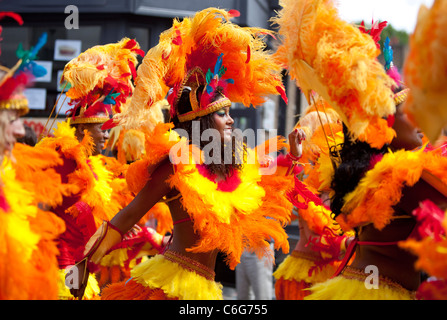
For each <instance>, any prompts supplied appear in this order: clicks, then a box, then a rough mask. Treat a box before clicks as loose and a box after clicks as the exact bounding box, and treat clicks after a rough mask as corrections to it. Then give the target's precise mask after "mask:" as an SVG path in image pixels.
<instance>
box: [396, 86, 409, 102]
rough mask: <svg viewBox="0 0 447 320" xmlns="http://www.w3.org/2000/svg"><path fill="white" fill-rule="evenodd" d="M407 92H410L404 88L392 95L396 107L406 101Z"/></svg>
mask: <svg viewBox="0 0 447 320" xmlns="http://www.w3.org/2000/svg"><path fill="white" fill-rule="evenodd" d="M409 92H410V89H408V88H405V89H403V90H401V91H399V92H397V93H396V94H394V103H395V104H396V106H397V105H399V104H401V103H402V102H404V101H405V100H407V97H408V93H409Z"/></svg>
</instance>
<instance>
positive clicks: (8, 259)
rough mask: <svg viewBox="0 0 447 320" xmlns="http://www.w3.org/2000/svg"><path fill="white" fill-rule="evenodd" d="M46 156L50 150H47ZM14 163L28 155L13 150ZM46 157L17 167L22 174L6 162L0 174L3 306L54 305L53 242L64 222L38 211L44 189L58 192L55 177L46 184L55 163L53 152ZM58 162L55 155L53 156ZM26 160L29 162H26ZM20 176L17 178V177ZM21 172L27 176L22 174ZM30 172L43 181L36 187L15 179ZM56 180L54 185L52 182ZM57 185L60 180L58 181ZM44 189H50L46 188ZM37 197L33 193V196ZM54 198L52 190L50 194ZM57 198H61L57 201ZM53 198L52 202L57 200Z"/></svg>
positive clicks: (0, 287)
mask: <svg viewBox="0 0 447 320" xmlns="http://www.w3.org/2000/svg"><path fill="white" fill-rule="evenodd" d="M16 146H17V148H18V149H22V148H23V149H27V148H29V149H30V150H31V153H32V154H33V155H38V153H37V152H36V151H35V150H32V148H31V147H27V146H22V145H20V144H17V145H16ZM47 151H48V150H47ZM13 152H14V155H15V156H16V157H17V158H21V156H22V155H23V154H24V153H26V151H25V152H23V153H22V152H21V151H19V150H14V151H13ZM45 156H48V159H50V160H49V161H48V163H46V164H45V160H44V157H43V156H42V154H40V158H38V159H33V161H34V160H35V162H34V163H32V164H30V166H29V167H27V165H25V164H23V163H22V159H21V163H20V166H19V167H20V169H18V168H16V167H15V164H17V163H12V162H11V160H9V159H7V158H5V159H4V162H3V165H2V170H1V173H0V174H1V181H2V187H1V195H0V198H2V199H1V200H2V201H1V208H0V220H1V222H0V236H1V241H0V242H1V244H2V245H1V248H2V249H1V250H0V261H1V263H0V299H1V300H53V299H58V291H59V289H58V263H57V259H56V256H57V255H58V253H59V251H58V249H57V246H56V239H57V237H58V236H59V235H60V234H61V233H62V232H63V231H64V230H65V225H64V222H63V220H62V219H60V218H58V217H57V216H55V215H54V214H53V213H51V212H44V211H41V210H40V209H38V207H37V204H38V201H39V200H40V199H42V196H43V193H42V191H43V190H45V189H46V188H45V187H47V186H48V185H52V186H56V184H57V177H54V176H52V175H51V173H52V172H50V171H47V173H49V176H48V177H49V179H48V180H47V179H45V174H44V173H45V169H44V168H48V166H50V165H51V161H52V160H54V159H55V157H54V154H52V153H51V152H48V153H45ZM56 157H57V154H56ZM29 159H30V158H28V160H29ZM18 170H20V171H21V172H20V174H18ZM24 170H27V172H26V173H25V172H24ZM32 172H34V173H35V174H36V175H37V176H40V177H41V178H44V179H42V180H41V181H39V182H40V183H39V185H36V184H33V183H32V182H30V181H26V182H23V181H21V180H20V179H19V178H18V177H19V176H20V177H21V178H23V177H26V176H28V175H30V174H31V175H32V174H33V173H32ZM53 178H55V180H52V179H53ZM59 181H60V179H59ZM47 183H48V184H47ZM39 188H40V190H39V192H36V190H38V189H39ZM53 192H54V190H53ZM59 197H60V196H59ZM59 197H56V198H59Z"/></svg>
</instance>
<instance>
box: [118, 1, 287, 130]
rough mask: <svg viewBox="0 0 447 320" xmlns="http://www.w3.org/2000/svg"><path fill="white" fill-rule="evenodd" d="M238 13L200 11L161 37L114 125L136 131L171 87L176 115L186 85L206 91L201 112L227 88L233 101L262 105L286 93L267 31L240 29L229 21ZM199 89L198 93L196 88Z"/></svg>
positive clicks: (211, 10)
mask: <svg viewBox="0 0 447 320" xmlns="http://www.w3.org/2000/svg"><path fill="white" fill-rule="evenodd" d="M235 14H236V13H235V12H233V11H228V12H227V11H225V10H221V9H217V8H208V9H205V10H202V11H200V12H197V13H196V14H195V15H194V16H193V17H188V18H184V19H183V21H179V20H174V22H173V25H172V27H171V28H170V29H169V30H166V31H165V32H163V33H162V34H161V35H160V41H159V43H158V45H156V46H155V47H153V48H152V49H151V50H150V51H149V52H148V53H147V55H146V56H145V58H144V60H143V62H142V64H141V66H140V67H139V68H138V74H137V79H136V88H135V93H134V95H133V97H132V101H131V103H130V106H129V108H128V109H127V110H126V111H124V112H123V113H122V114H120V115H116V118H115V122H116V123H118V122H120V120H121V119H122V124H124V125H125V126H127V127H129V128H135V127H136V126H138V123H139V116H140V114H141V112H142V111H143V110H144V109H147V108H150V107H152V106H153V105H154V103H155V102H157V101H159V100H162V99H164V98H165V96H166V95H167V93H168V90H169V89H170V88H172V92H171V94H170V99H169V102H170V103H171V114H172V115H176V114H177V113H176V109H175V107H176V106H175V104H176V102H177V98H178V95H179V94H181V89H182V88H183V86H184V85H185V83H186V82H187V81H189V82H190V83H191V86H193V87H197V84H198V85H199V86H202V85H203V86H204V87H205V88H206V89H205V91H203V97H204V99H200V101H198V102H197V104H199V108H202V109H203V108H208V107H209V106H208V104H207V102H209V101H208V99H207V98H206V97H207V95H211V93H212V92H213V91H214V90H215V89H216V86H221V87H223V89H224V90H223V91H224V92H223V94H224V95H225V97H227V98H228V99H229V100H231V101H232V102H240V103H242V104H244V105H245V106H247V107H249V106H251V105H253V106H258V105H260V104H262V103H263V102H264V101H265V99H266V97H267V96H268V95H271V94H278V93H282V94H283V96H284V97H285V95H284V87H283V85H282V82H281V77H280V72H281V67H280V66H279V65H278V64H276V63H275V62H274V61H273V59H272V57H271V55H270V53H269V52H268V51H266V50H265V48H266V45H265V42H264V41H263V36H264V35H265V34H266V33H269V31H268V30H264V29H260V28H248V27H240V26H238V25H236V24H233V23H231V22H230V18H231V17H232V16H234V15H235ZM193 89H194V88H193Z"/></svg>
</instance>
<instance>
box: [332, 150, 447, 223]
mask: <svg viewBox="0 0 447 320" xmlns="http://www.w3.org/2000/svg"><path fill="white" fill-rule="evenodd" d="M423 171H428V172H430V173H431V174H432V175H434V176H435V177H437V178H438V179H439V180H440V181H441V182H443V183H444V184H447V175H446V172H447V158H446V157H443V156H441V155H440V154H436V153H434V152H425V150H424V148H422V149H420V150H417V151H405V150H399V151H396V152H389V153H386V154H385V155H384V156H383V157H382V159H380V160H379V161H377V162H376V163H375V165H374V167H373V168H372V169H371V170H369V171H367V172H366V174H365V176H364V177H363V178H362V179H361V180H360V182H359V184H358V185H357V187H356V188H355V190H354V191H352V192H351V193H349V194H347V195H346V196H345V198H344V202H345V204H344V206H343V208H342V213H343V214H341V215H339V216H338V217H337V218H336V220H337V222H338V223H339V224H340V226H341V227H342V229H343V230H345V231H348V230H352V229H353V228H355V227H357V226H361V225H365V224H368V223H373V224H374V227H375V228H377V229H379V230H381V229H383V228H384V227H385V226H386V225H387V224H389V223H390V221H391V219H392V216H393V213H394V210H393V208H392V207H393V206H394V205H396V204H397V203H399V201H400V199H401V196H402V189H403V188H404V187H405V186H409V187H411V186H413V185H415V184H416V182H418V181H419V179H421V176H422V172H423Z"/></svg>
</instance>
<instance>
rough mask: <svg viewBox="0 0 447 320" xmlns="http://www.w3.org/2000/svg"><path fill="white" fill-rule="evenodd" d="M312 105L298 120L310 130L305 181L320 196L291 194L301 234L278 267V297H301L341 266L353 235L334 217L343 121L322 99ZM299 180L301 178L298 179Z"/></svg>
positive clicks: (297, 191) (302, 161)
mask: <svg viewBox="0 0 447 320" xmlns="http://www.w3.org/2000/svg"><path fill="white" fill-rule="evenodd" d="M315 100H316V102H315V103H314V104H312V105H311V106H309V107H308V109H307V110H306V112H305V114H304V115H303V116H302V117H301V118H300V120H299V121H298V123H297V124H296V126H295V127H296V128H300V130H303V132H304V133H305V135H306V139H305V141H303V156H302V157H301V159H300V160H299V163H300V164H301V165H302V172H301V174H300V177H302V178H300V179H302V182H301V181H297V184H299V183H304V184H306V187H307V188H308V189H309V190H310V191H311V192H312V193H314V194H315V195H318V197H319V198H314V199H313V201H308V202H307V203H306V202H305V201H303V196H302V194H301V193H300V189H294V190H293V191H292V192H290V193H289V198H290V199H291V202H292V203H293V204H295V205H296V211H297V214H298V217H297V219H298V225H299V230H300V238H299V240H298V242H297V244H296V246H295V248H294V249H293V251H292V253H291V254H290V255H289V256H287V257H286V258H285V259H284V261H283V262H282V263H281V264H280V265H279V266H278V268H277V270H276V271H275V272H274V274H273V275H274V277H275V279H276V281H275V296H276V299H277V300H302V299H303V298H304V297H305V296H306V295H308V294H309V293H310V292H309V291H308V290H306V289H308V288H309V287H310V286H312V284H314V283H319V282H323V281H326V280H327V279H329V278H330V277H331V276H332V275H333V274H334V272H335V271H336V269H337V266H338V264H339V262H340V260H341V258H342V257H343V254H344V252H345V250H346V241H347V240H348V236H351V235H345V234H343V232H341V229H340V227H339V226H338V225H337V223H336V222H335V221H334V220H333V219H332V216H331V214H332V212H331V211H330V208H329V205H330V202H329V201H330V199H329V193H330V181H331V177H332V174H333V172H334V166H333V162H332V157H331V153H332V152H336V151H335V150H336V148H338V146H339V145H340V142H342V141H343V133H342V132H341V131H342V124H341V121H340V119H339V117H338V115H337V113H336V112H335V110H334V109H333V108H331V106H330V105H329V104H328V103H327V102H325V101H323V100H322V99H321V98H315ZM296 179H298V177H297V178H296Z"/></svg>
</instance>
